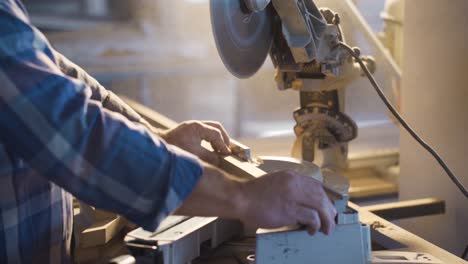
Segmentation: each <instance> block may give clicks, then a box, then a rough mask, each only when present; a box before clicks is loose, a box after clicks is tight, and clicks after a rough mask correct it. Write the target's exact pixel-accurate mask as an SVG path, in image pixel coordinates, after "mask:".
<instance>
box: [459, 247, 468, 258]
mask: <svg viewBox="0 0 468 264" xmlns="http://www.w3.org/2000/svg"><path fill="white" fill-rule="evenodd" d="M467 256H468V246H466V248H465V251H464V252H463V254H462V256H461V258H462V259H466V257H467Z"/></svg>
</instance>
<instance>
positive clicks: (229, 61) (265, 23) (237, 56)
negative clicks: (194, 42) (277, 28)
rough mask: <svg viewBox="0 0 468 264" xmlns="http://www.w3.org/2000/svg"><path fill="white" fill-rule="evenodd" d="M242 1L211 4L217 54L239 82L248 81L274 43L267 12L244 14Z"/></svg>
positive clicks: (245, 12) (213, 0)
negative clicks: (241, 79)
mask: <svg viewBox="0 0 468 264" xmlns="http://www.w3.org/2000/svg"><path fill="white" fill-rule="evenodd" d="M242 5H243V2H242V0H211V1H210V13H211V26H212V29H213V35H214V39H215V42H216V46H217V48H218V53H219V55H220V57H221V59H222V61H223V63H224V65H225V66H226V68H227V69H228V70H229V71H230V72H231V73H232V74H233V75H234V76H236V77H238V78H249V77H250V76H252V75H253V74H254V73H256V72H257V71H258V69H260V67H261V66H262V65H263V62H264V61H265V59H266V57H267V55H268V51H269V49H270V46H271V42H272V39H273V31H272V23H271V15H270V11H269V8H266V9H265V10H263V11H261V12H257V13H253V12H248V11H246V10H247V8H246V7H244V6H242Z"/></svg>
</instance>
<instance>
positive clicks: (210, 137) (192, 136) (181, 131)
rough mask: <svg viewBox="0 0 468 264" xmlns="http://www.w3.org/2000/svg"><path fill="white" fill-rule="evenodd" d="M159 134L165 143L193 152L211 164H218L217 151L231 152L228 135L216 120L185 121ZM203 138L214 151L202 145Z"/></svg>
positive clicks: (222, 152) (225, 153) (224, 153)
mask: <svg viewBox="0 0 468 264" xmlns="http://www.w3.org/2000/svg"><path fill="white" fill-rule="evenodd" d="M159 135H160V136H161V137H162V138H163V139H164V140H165V141H166V142H167V143H169V144H172V145H176V146H178V147H179V148H181V149H184V150H186V151H188V152H190V153H193V154H195V155H197V156H198V157H199V158H201V159H202V160H204V161H206V162H208V163H211V164H213V165H218V162H219V156H218V153H219V154H223V155H228V154H230V153H231V151H230V149H229V142H230V139H229V135H228V133H227V132H226V129H224V127H223V126H222V125H221V124H220V123H218V122H214V121H186V122H183V123H180V124H179V125H178V126H177V127H175V128H173V129H169V130H166V131H163V132H160V133H159ZM203 140H205V141H207V142H209V143H210V144H211V147H212V148H213V150H214V151H215V152H216V153H215V152H211V151H209V150H207V149H205V148H204V147H202V146H201V143H202V141H203Z"/></svg>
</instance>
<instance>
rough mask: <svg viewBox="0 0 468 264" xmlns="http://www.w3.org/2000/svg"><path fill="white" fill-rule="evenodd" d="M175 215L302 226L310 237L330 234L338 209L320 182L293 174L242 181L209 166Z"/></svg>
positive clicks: (267, 225)
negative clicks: (315, 234)
mask: <svg viewBox="0 0 468 264" xmlns="http://www.w3.org/2000/svg"><path fill="white" fill-rule="evenodd" d="M176 214H183V215H189V216H219V217H223V218H235V219H239V220H241V221H242V222H244V223H245V224H246V225H248V226H251V227H254V228H278V227H282V226H287V225H294V224H302V225H304V226H305V227H306V228H307V231H308V232H309V233H310V234H314V233H316V232H317V231H321V232H323V233H325V234H330V232H332V231H333V230H334V228H335V216H336V210H335V207H334V206H333V204H332V203H331V202H330V200H329V198H328V197H327V195H326V194H325V191H324V189H323V187H322V184H321V183H320V182H319V181H317V180H315V179H313V178H310V177H307V176H302V175H298V174H297V173H295V172H293V171H281V172H275V173H271V174H267V175H265V176H262V177H260V178H257V179H253V180H251V181H247V182H241V181H239V180H236V179H234V178H232V177H231V176H229V175H227V174H225V173H224V172H222V171H220V170H218V169H216V168H213V167H211V166H209V165H207V166H205V168H204V173H203V176H202V178H201V180H200V181H199V183H198V184H197V186H196V187H195V189H194V191H193V192H192V194H190V196H189V197H188V198H187V199H186V200H185V201H184V203H183V204H182V206H181V207H180V208H179V209H178V210H177V211H176Z"/></svg>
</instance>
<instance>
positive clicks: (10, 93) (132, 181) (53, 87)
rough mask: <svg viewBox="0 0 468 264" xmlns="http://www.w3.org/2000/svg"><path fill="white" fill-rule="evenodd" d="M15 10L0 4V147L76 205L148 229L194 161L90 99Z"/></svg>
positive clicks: (195, 176) (189, 181) (193, 172)
mask: <svg viewBox="0 0 468 264" xmlns="http://www.w3.org/2000/svg"><path fill="white" fill-rule="evenodd" d="M15 12H19V11H18V10H7V9H4V6H0V25H1V27H0V83H1V89H0V141H1V143H2V144H4V145H5V147H6V149H8V151H10V152H11V153H14V154H16V155H18V156H20V157H22V158H23V159H24V160H25V161H26V162H27V163H28V165H30V166H31V167H32V168H33V169H34V170H36V171H37V172H38V173H39V174H40V175H42V176H43V177H47V179H48V180H50V181H52V182H54V183H55V184H57V185H59V186H61V187H63V188H64V189H65V190H67V191H69V192H70V193H72V194H74V195H75V196H76V197H78V198H79V199H81V200H83V201H85V202H87V203H89V204H91V205H94V206H96V207H99V208H103V209H107V210H109V211H114V212H117V213H119V214H122V215H124V216H126V217H127V218H128V219H130V220H132V221H133V222H135V223H137V224H139V225H141V226H143V227H145V228H147V229H154V228H156V227H157V225H158V224H159V221H161V220H162V219H163V218H164V217H166V216H167V215H168V214H169V213H170V212H172V211H173V210H175V209H176V208H177V207H178V206H179V205H180V203H181V202H182V201H183V200H184V199H185V197H186V196H187V195H188V194H189V193H190V192H191V191H192V189H193V187H194V185H195V184H196V183H197V182H198V180H199V178H200V176H201V174H202V172H203V168H202V165H201V164H200V161H199V160H198V159H197V158H196V157H194V156H192V155H190V154H188V153H186V152H185V151H182V150H180V149H178V148H177V147H174V146H170V145H166V143H165V142H163V141H161V140H160V139H159V138H157V137H155V136H153V135H152V134H151V133H150V132H149V131H148V130H147V129H146V128H144V127H143V126H141V125H137V124H135V123H132V122H130V121H128V119H126V118H125V117H123V116H122V115H120V114H116V113H114V112H111V111H109V110H107V109H105V108H103V107H102V105H101V103H100V102H99V101H96V100H91V97H92V91H91V88H90V87H89V86H87V85H86V84H85V83H83V82H82V81H80V80H78V79H74V78H70V77H68V76H65V75H64V74H63V73H62V72H61V71H60V69H59V68H58V67H57V66H56V64H55V60H54V53H53V51H52V49H51V47H50V45H49V44H48V42H47V41H46V39H45V38H44V36H43V35H42V34H41V33H40V32H38V31H37V29H35V28H33V27H32V26H31V25H30V24H29V23H28V21H27V20H26V19H25V18H24V14H23V15H21V14H20V15H16V14H15ZM33 198H34V197H33Z"/></svg>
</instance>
